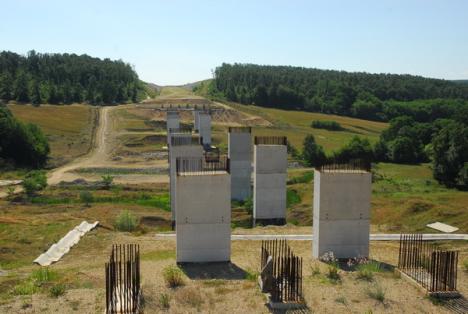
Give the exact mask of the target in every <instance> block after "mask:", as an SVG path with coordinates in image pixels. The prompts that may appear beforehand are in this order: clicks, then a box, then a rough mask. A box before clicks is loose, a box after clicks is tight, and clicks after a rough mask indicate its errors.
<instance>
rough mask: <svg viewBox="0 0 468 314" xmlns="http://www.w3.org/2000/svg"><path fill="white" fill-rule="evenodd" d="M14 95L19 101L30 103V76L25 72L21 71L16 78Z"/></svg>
mask: <svg viewBox="0 0 468 314" xmlns="http://www.w3.org/2000/svg"><path fill="white" fill-rule="evenodd" d="M13 94H14V97H15V99H16V100H17V101H22V102H27V101H29V96H28V95H29V90H28V76H27V74H26V72H25V71H23V70H20V71H19V72H18V75H17V76H16V80H15V83H14V85H13Z"/></svg>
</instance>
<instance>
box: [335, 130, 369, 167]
mask: <svg viewBox="0 0 468 314" xmlns="http://www.w3.org/2000/svg"><path fill="white" fill-rule="evenodd" d="M333 158H334V160H335V162H337V163H347V162H350V161H353V160H362V161H364V162H368V163H370V162H372V161H373V160H374V151H373V149H372V145H371V144H370V142H369V140H368V139H367V138H360V137H359V136H354V137H353V138H352V139H351V141H349V143H347V144H346V145H345V146H344V147H342V148H341V149H340V150H338V151H337V152H335V153H334V154H333Z"/></svg>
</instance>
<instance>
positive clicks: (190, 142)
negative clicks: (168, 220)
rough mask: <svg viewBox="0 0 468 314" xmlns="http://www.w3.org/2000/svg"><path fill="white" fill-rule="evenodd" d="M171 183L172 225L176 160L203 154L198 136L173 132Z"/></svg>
mask: <svg viewBox="0 0 468 314" xmlns="http://www.w3.org/2000/svg"><path fill="white" fill-rule="evenodd" d="M169 147H170V149H169V183H170V191H169V192H170V199H171V213H172V225H173V226H174V222H175V220H176V214H175V213H176V202H175V189H176V186H175V184H176V183H175V177H176V160H177V158H180V157H196V158H201V157H202V156H203V146H202V145H201V143H200V139H199V137H198V136H192V135H191V134H186V133H172V134H171V145H170V146H169Z"/></svg>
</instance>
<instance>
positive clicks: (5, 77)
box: [0, 51, 144, 104]
mask: <svg viewBox="0 0 468 314" xmlns="http://www.w3.org/2000/svg"><path fill="white" fill-rule="evenodd" d="M142 94H144V85H143V83H142V82H141V81H140V80H139V79H138V75H137V74H136V72H135V71H134V70H133V68H132V67H131V66H130V65H129V64H127V63H124V62H123V61H121V60H118V61H112V60H110V59H104V60H101V59H99V58H93V57H90V56H88V55H76V54H66V53H65V54H40V53H36V52H35V51H30V52H29V53H28V54H27V55H26V56H22V55H19V54H16V53H13V52H9V51H2V52H0V99H3V100H5V101H9V100H15V101H18V102H30V103H33V104H41V103H51V104H60V103H64V104H66V103H73V102H79V103H81V102H88V103H91V104H112V103H122V102H128V101H133V102H136V101H137V100H138V99H139V98H140V97H142Z"/></svg>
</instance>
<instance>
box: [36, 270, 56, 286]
mask: <svg viewBox="0 0 468 314" xmlns="http://www.w3.org/2000/svg"><path fill="white" fill-rule="evenodd" d="M31 279H32V280H33V281H34V282H35V284H36V285H37V286H41V285H43V284H45V283H48V282H50V281H53V280H55V279H57V273H56V272H54V271H52V270H49V268H48V267H45V268H39V269H37V270H34V271H33V272H32V274H31Z"/></svg>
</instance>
